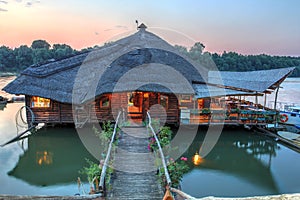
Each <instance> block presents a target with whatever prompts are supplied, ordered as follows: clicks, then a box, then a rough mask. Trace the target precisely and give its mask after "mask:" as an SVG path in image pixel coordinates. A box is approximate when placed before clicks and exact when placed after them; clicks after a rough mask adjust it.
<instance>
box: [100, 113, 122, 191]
mask: <svg viewBox="0 0 300 200" xmlns="http://www.w3.org/2000/svg"><path fill="white" fill-rule="evenodd" d="M121 113H122V112H121V111H120V112H119V114H118V116H117V119H116V123H115V126H114V131H113V135H112V136H111V140H110V143H109V146H108V150H107V154H106V157H105V161H104V163H103V167H102V170H101V176H100V181H99V189H100V192H101V193H102V195H103V196H105V192H106V191H105V176H106V170H107V166H108V164H109V160H110V155H111V150H112V146H113V142H114V140H115V137H116V133H117V127H118V123H119V118H120V115H121Z"/></svg>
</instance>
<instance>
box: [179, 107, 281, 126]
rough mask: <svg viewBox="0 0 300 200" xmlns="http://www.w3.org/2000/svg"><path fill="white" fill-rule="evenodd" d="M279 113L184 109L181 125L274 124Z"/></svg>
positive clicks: (247, 110)
mask: <svg viewBox="0 0 300 200" xmlns="http://www.w3.org/2000/svg"><path fill="white" fill-rule="evenodd" d="M277 114H278V112H277V111H276V110H249V109H245V110H243V109H228V110H221V109H219V110H217V109H202V110H198V109H182V110H181V116H180V119H181V123H184V124H185V123H186V124H201V123H209V122H218V121H220V122H224V123H227V122H236V123H238V124H244V123H253V124H254V123H273V122H274V120H276V116H277Z"/></svg>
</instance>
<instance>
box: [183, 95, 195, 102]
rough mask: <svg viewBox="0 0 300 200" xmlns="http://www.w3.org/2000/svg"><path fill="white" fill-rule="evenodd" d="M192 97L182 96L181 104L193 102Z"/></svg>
mask: <svg viewBox="0 0 300 200" xmlns="http://www.w3.org/2000/svg"><path fill="white" fill-rule="evenodd" d="M191 101H192V96H191V95H181V102H191Z"/></svg>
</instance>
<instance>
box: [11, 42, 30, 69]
mask: <svg viewBox="0 0 300 200" xmlns="http://www.w3.org/2000/svg"><path fill="white" fill-rule="evenodd" d="M14 54H15V58H16V64H17V66H18V68H19V69H21V70H23V69H25V68H26V67H29V66H30V65H32V64H33V53H32V49H31V48H29V47H28V46H26V45H22V46H20V47H19V48H16V49H15V50H14Z"/></svg>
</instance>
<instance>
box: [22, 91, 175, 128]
mask: <svg viewBox="0 0 300 200" xmlns="http://www.w3.org/2000/svg"><path fill="white" fill-rule="evenodd" d="M160 95H165V96H168V108H167V110H166V114H167V123H178V121H179V110H178V109H179V106H178V99H177V97H176V95H174V94H160V93H152V92H150V93H149V98H148V100H149V102H148V104H147V106H148V108H144V109H145V110H144V113H143V114H144V119H145V117H146V110H148V109H149V108H150V107H151V106H153V105H155V104H159V103H160V102H159V101H160ZM106 96H108V97H109V98H110V105H109V106H108V107H101V106H100V101H101V98H102V97H103V95H102V96H101V97H97V98H96V99H95V101H93V102H88V103H86V104H85V105H82V106H81V109H82V110H80V109H78V110H73V108H72V105H71V104H66V103H60V102H57V101H54V100H51V103H50V107H49V108H33V107H31V105H30V103H31V96H26V98H25V103H26V106H28V107H29V108H30V109H31V110H32V111H33V113H34V117H35V123H36V124H37V123H49V124H64V123H74V120H73V112H75V113H77V116H79V118H80V115H81V118H83V119H84V118H86V117H88V122H90V123H97V122H104V121H108V120H110V121H114V120H115V118H116V117H117V114H118V112H119V111H120V110H124V111H125V112H126V111H127V104H128V99H127V98H128V97H127V93H114V94H106ZM144 100H145V99H144ZM153 114H155V115H156V116H160V114H162V113H153ZM31 117H32V116H31V114H30V112H29V110H27V119H28V121H30V120H32V119H31ZM77 119H78V118H77Z"/></svg>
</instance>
